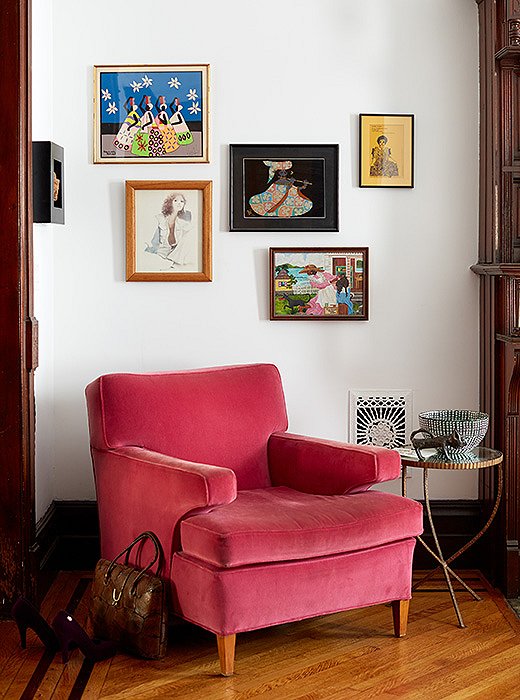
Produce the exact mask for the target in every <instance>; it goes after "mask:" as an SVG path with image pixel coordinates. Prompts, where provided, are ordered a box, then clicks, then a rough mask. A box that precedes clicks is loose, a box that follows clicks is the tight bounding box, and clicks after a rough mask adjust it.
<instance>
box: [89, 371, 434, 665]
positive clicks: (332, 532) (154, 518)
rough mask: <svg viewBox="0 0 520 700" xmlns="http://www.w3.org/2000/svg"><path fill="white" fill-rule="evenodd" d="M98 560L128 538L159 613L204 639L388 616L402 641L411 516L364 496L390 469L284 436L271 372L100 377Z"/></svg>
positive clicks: (94, 414)
mask: <svg viewBox="0 0 520 700" xmlns="http://www.w3.org/2000/svg"><path fill="white" fill-rule="evenodd" d="M86 395H87V405H88V416H89V427H90V440H91V450H92V459H93V464H94V474H95V483H96V493H97V499H98V506H99V518H100V527H101V552H102V556H103V557H106V558H112V557H113V556H115V555H116V554H117V553H118V552H119V551H120V550H122V549H123V548H124V547H125V546H126V545H127V544H128V543H129V542H131V541H132V540H133V539H134V537H135V536H136V535H138V534H139V533H140V532H142V531H143V530H153V531H154V532H155V533H156V534H157V535H158V537H159V539H160V540H161V543H162V546H163V549H164V553H165V560H166V561H165V570H164V571H165V576H166V579H167V580H168V582H169V585H170V586H171V603H172V607H173V611H174V612H175V613H176V614H177V615H179V616H180V617H181V618H184V619H185V620H188V621H190V622H193V623H195V624H197V625H200V626H201V627H204V628H205V629H207V630H210V631H211V632H214V633H215V634H216V636H217V642H218V651H219V657H220V664H221V672H222V674H224V675H229V674H231V673H233V668H234V654H235V638H236V634H237V632H246V631H248V630H254V629H259V628H262V627H267V626H269V625H278V624H281V623H284V622H292V621H295V620H301V619H304V618H308V617H313V616H316V615H324V614H327V613H333V612H338V611H340V610H348V609H352V608H360V607H364V606H368V605H375V604H378V603H386V602H391V603H392V609H393V619H394V632H395V634H396V636H403V635H404V634H405V632H406V622H407V615H408V603H409V599H410V597H411V563H412V554H413V549H414V545H415V536H416V535H418V534H420V533H421V531H422V509H421V506H420V504H418V503H416V502H415V501H412V500H410V499H406V498H402V497H400V496H395V495H391V494H387V493H382V492H378V491H370V490H369V489H370V487H371V486H372V485H374V484H377V483H380V482H382V481H387V480H390V479H395V478H396V477H397V476H398V474H399V469H400V463H399V455H398V454H397V453H396V452H393V451H391V450H386V449H382V448H375V447H362V446H359V445H348V444H344V443H340V442H331V441H328V440H319V439H314V438H308V437H303V436H300V435H293V434H290V433H287V432H286V430H287V415H286V410H285V400H284V395H283V390H282V384H281V380H280V375H279V373H278V370H277V369H276V367H274V366H273V365H267V364H259V365H243V366H236V367H220V368H210V369H203V370H196V371H189V372H171V373H169V372H168V373H154V374H110V375H106V376H102V377H100V378H99V379H96V380H95V381H94V382H92V383H91V384H90V385H89V386H88V387H87V390H86Z"/></svg>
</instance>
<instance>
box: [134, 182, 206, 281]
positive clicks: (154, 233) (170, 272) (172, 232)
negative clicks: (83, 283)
mask: <svg viewBox="0 0 520 700" xmlns="http://www.w3.org/2000/svg"><path fill="white" fill-rule="evenodd" d="M211 189H212V183H211V182H210V181H207V180H195V181H187V180H175V181H171V180H127V182H126V279H127V281H128V282H210V281H211Z"/></svg>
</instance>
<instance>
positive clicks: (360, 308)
mask: <svg viewBox="0 0 520 700" xmlns="http://www.w3.org/2000/svg"><path fill="white" fill-rule="evenodd" d="M269 269H270V285H269V286H270V319H271V320H272V321H367V320H368V248H271V249H270V250H269Z"/></svg>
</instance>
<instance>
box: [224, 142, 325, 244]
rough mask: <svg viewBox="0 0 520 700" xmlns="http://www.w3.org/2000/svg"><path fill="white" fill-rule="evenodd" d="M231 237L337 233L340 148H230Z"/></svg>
mask: <svg viewBox="0 0 520 700" xmlns="http://www.w3.org/2000/svg"><path fill="white" fill-rule="evenodd" d="M230 148H231V153H230V176H231V183H230V193H231V204H230V230H231V231H338V230H339V229H338V153H339V147H338V146H337V145H334V144H333V145H327V144H319V145H307V144H305V145H290V146H284V145H232V146H231V147H230Z"/></svg>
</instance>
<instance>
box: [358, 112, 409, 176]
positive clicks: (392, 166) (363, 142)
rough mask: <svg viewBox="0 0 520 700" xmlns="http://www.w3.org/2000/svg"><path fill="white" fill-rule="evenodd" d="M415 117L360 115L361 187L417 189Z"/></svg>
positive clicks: (403, 115)
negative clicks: (415, 179)
mask: <svg viewBox="0 0 520 700" xmlns="http://www.w3.org/2000/svg"><path fill="white" fill-rule="evenodd" d="M414 130H415V118H414V115H413V114H360V115H359V186H360V187H413V186H414Z"/></svg>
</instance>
